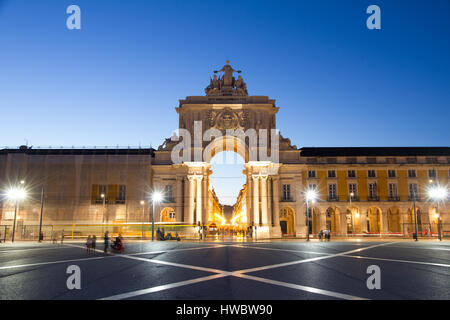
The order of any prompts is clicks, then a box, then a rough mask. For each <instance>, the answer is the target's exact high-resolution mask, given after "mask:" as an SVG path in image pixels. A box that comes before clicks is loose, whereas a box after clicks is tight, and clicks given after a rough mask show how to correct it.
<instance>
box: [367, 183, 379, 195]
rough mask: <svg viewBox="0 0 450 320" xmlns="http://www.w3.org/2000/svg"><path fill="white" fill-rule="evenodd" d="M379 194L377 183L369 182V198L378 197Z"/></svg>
mask: <svg viewBox="0 0 450 320" xmlns="http://www.w3.org/2000/svg"><path fill="white" fill-rule="evenodd" d="M377 196H378V188H377V184H376V183H369V198H372V199H373V198H376V197H377Z"/></svg>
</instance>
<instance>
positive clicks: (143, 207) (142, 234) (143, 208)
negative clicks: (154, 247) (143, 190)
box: [141, 200, 145, 239]
mask: <svg viewBox="0 0 450 320" xmlns="http://www.w3.org/2000/svg"><path fill="white" fill-rule="evenodd" d="M144 205H145V201H144V200H141V206H142V217H141V221H142V228H141V229H142V230H141V232H142V233H141V239H144V210H145V206H144Z"/></svg>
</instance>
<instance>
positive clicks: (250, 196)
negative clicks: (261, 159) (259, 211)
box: [247, 174, 254, 224]
mask: <svg viewBox="0 0 450 320" xmlns="http://www.w3.org/2000/svg"><path fill="white" fill-rule="evenodd" d="M247 200H248V201H247V223H248V224H251V223H252V221H253V220H254V219H253V181H252V176H251V175H250V174H248V175H247Z"/></svg>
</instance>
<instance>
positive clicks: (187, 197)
mask: <svg viewBox="0 0 450 320" xmlns="http://www.w3.org/2000/svg"><path fill="white" fill-rule="evenodd" d="M190 185H191V183H190V181H189V179H188V178H184V193H183V204H184V211H183V222H186V223H191V222H192V219H190V209H189V202H190V200H191V198H190V193H189V187H190Z"/></svg>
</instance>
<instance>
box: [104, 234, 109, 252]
mask: <svg viewBox="0 0 450 320" xmlns="http://www.w3.org/2000/svg"><path fill="white" fill-rule="evenodd" d="M103 241H104V244H105V248H104V249H103V252H104V253H108V247H109V234H108V231H106V232H105V236H104V237H103Z"/></svg>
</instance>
